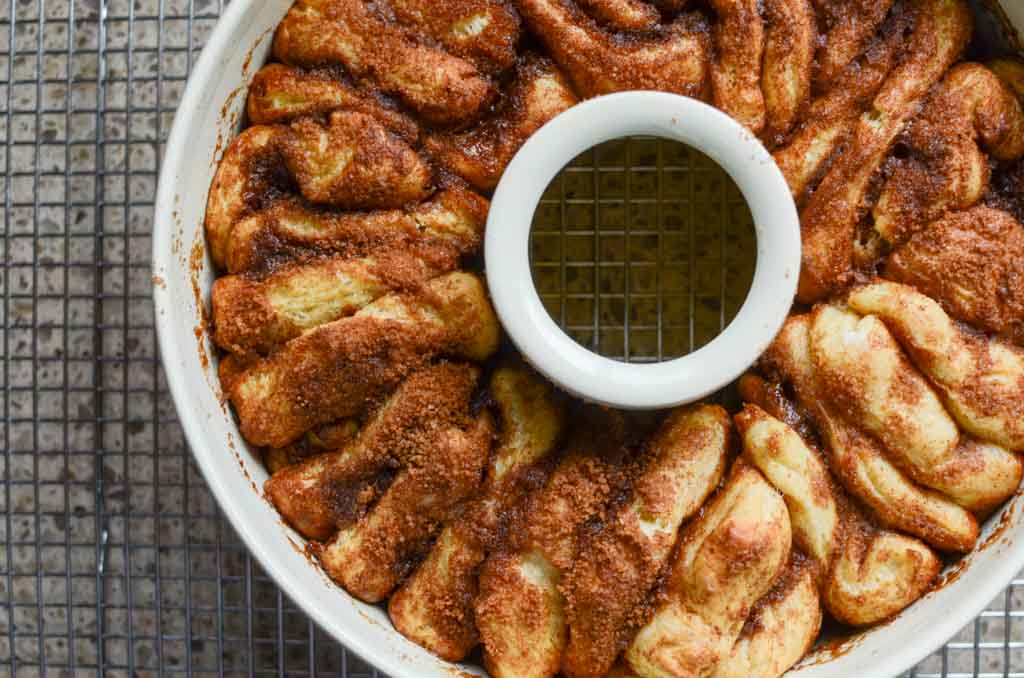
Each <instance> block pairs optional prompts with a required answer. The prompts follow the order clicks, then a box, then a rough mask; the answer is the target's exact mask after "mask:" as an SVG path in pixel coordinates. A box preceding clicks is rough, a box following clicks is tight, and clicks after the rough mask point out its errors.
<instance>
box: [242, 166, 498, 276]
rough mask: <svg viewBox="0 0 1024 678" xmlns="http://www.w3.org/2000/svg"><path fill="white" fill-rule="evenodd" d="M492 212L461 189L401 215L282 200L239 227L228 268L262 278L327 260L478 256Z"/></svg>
mask: <svg viewBox="0 0 1024 678" xmlns="http://www.w3.org/2000/svg"><path fill="white" fill-rule="evenodd" d="M489 208H490V204H489V203H488V201H487V199H486V198H483V197H481V196H479V195H477V194H476V193H474V192H473V191H470V190H469V189H467V188H465V187H464V186H460V185H458V184H455V185H452V186H449V187H447V188H444V189H442V190H440V191H438V192H437V193H435V194H434V195H433V196H432V197H431V199H430V200H428V201H426V202H423V203H420V204H419V205H416V206H414V207H407V208H404V209H400V210H399V209H395V210H380V211H374V212H349V213H335V212H325V211H322V210H317V209H314V208H311V207H309V206H307V205H304V204H302V203H300V202H298V201H295V200H281V201H278V202H276V203H274V204H273V205H272V206H270V207H268V208H267V209H264V210H262V211H260V212H258V213H256V214H254V215H252V216H249V217H245V218H243V219H242V220H241V221H239V222H238V223H237V224H236V225H235V227H234V229H233V230H232V232H231V238H230V239H229V240H228V242H227V247H226V253H225V257H226V261H225V264H226V266H227V270H228V272H229V273H233V274H234V273H244V272H255V273H260V272H265V271H267V270H273V269H275V268H277V267H278V266H280V265H283V264H287V263H289V262H291V261H293V260H296V259H299V260H303V259H309V258H311V257H313V256H319V255H324V254H331V255H340V256H344V257H365V256H370V255H372V254H374V253H376V252H378V251H380V250H386V249H396V248H398V249H409V250H411V251H413V252H416V253H417V254H418V255H420V256H425V257H428V258H429V257H430V256H432V255H431V254H430V252H432V251H434V250H436V249H438V247H439V246H440V245H446V246H448V247H450V248H452V249H453V250H454V251H455V252H456V253H458V254H460V255H475V254H479V252H480V246H481V244H482V242H483V232H484V224H485V223H486V221H487V211H488V209H489Z"/></svg>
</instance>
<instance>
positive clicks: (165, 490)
mask: <svg viewBox="0 0 1024 678" xmlns="http://www.w3.org/2000/svg"><path fill="white" fill-rule="evenodd" d="M222 5H223V3H220V2H215V1H213V0H134V1H130V0H75V1H74V2H71V1H70V0H9V1H8V2H4V3H2V6H0V73H2V74H4V77H3V78H2V82H0V107H2V108H3V112H4V117H3V126H2V127H0V134H2V135H3V142H4V151H3V153H0V163H3V166H4V179H3V181H4V183H3V189H4V193H3V195H4V200H5V208H4V210H3V222H2V223H3V232H4V239H3V277H2V281H0V284H2V292H3V301H4V304H3V307H2V308H3V310H2V314H3V318H4V329H3V334H2V342H3V343H2V348H0V351H2V357H3V371H2V373H0V379H2V380H3V385H4V401H3V408H4V410H3V411H4V422H3V425H2V430H3V448H4V454H3V455H2V456H0V472H2V476H3V491H2V492H0V508H2V509H3V518H2V519H0V533H2V540H0V604H2V607H0V676H19V677H22V676H44V675H45V676H96V675H109V676H155V675H162V674H163V673H164V672H184V671H188V672H190V673H192V674H195V675H285V674H290V675H297V676H299V675H313V674H322V675H350V676H355V675H364V674H369V673H372V669H371V668H370V667H368V666H367V665H366V664H364V663H363V662H361V661H359V660H358V659H357V658H355V657H353V656H351V655H349V654H348V653H346V651H345V650H344V649H343V648H341V647H339V646H338V645H337V644H336V643H335V642H334V641H332V640H331V639H330V638H328V637H326V636H325V635H324V634H323V633H322V632H320V631H319V630H317V629H316V628H315V627H314V626H313V625H312V623H311V622H310V621H309V620H308V619H307V618H306V617H305V615H303V614H302V613H301V612H299V611H298V610H297V609H296V608H295V607H294V606H293V605H292V604H291V603H290V602H289V601H288V600H287V599H285V598H284V597H283V596H282V594H281V593H280V591H279V590H278V588H277V587H276V586H275V585H274V584H273V582H271V581H270V580H269V579H268V578H267V577H266V575H265V574H264V573H263V572H262V571H261V569H260V568H259V566H258V564H257V563H256V562H255V561H254V560H253V559H252V558H251V557H250V556H249V555H248V553H247V552H246V550H245V548H244V546H242V545H241V543H240V542H239V539H238V537H237V536H236V535H235V533H234V532H233V531H232V529H231V526H230V525H228V524H227V523H226V522H225V521H224V520H223V519H222V517H221V515H220V513H219V512H218V510H217V506H216V504H215V502H214V500H213V498H212V496H211V495H210V493H209V491H208V490H207V488H206V486H205V484H204V483H203V480H202V478H201V477H200V476H199V474H198V472H197V470H196V468H195V466H194V465H193V464H192V462H191V459H190V457H189V454H188V450H187V448H186V445H185V442H184V439H183V436H182V433H181V430H180V428H179V426H178V424H177V423H176V420H175V415H174V406H173V404H172V402H171V400H170V397H169V395H168V393H167V390H166V385H165V383H164V379H163V376H162V374H161V368H160V366H159V362H158V360H159V357H158V352H157V346H156V338H155V336H154V331H153V318H152V312H153V309H152V304H151V301H150V292H151V285H152V282H151V279H150V271H149V255H150V233H151V229H152V209H153V197H154V193H155V189H156V180H157V176H156V173H157V170H158V166H159V157H160V143H161V141H162V140H163V139H165V138H166V136H167V133H168V131H169V129H170V124H171V120H172V116H173V113H174V108H175V105H176V103H177V101H178V99H179V97H180V95H181V92H182V89H183V87H184V80H185V77H186V76H187V73H188V70H189V68H190V66H191V64H192V62H193V61H194V58H195V55H196V52H197V50H198V48H199V47H200V46H201V45H202V44H203V43H204V41H205V39H206V37H207V36H208V35H209V33H210V30H211V29H212V27H213V24H214V23H215V21H216V17H217V15H218V14H219V12H220V11H221V10H222V9H223V6H222ZM625 152H626V151H625V149H615V148H612V149H611V150H610V151H609V154H608V156H607V157H600V158H596V159H595V158H589V159H586V158H584V159H581V160H580V163H590V164H591V165H593V164H595V162H596V164H597V165H599V166H602V167H605V168H606V169H608V170H609V171H606V172H597V173H595V172H594V171H592V170H590V169H587V167H585V166H582V165H581V166H580V167H579V169H580V171H579V172H577V173H576V175H573V178H571V179H568V180H567V182H568V185H567V186H563V187H559V188H558V192H557V193H552V194H550V195H549V196H548V197H549V198H551V201H552V202H550V203H548V205H549V207H548V209H551V210H556V209H558V210H560V209H561V204H562V202H563V194H562V193H561V191H562V190H563V189H564V190H565V191H566V193H565V194H564V197H565V198H566V200H567V201H568V203H567V204H570V206H569V208H568V209H567V215H568V217H569V222H568V224H569V231H573V230H574V228H576V227H574V226H573V224H576V225H577V226H578V230H579V232H578V233H575V234H573V233H570V234H569V235H573V236H574V237H572V238H567V239H566V240H565V241H564V242H561V241H560V242H559V244H558V245H557V246H556V249H555V250H554V251H555V254H551V250H549V249H548V248H547V247H544V248H541V247H540V246H538V249H537V250H535V257H539V259H538V261H539V260H543V259H544V258H545V257H548V259H547V261H548V263H551V264H554V266H553V267H552V266H549V267H548V270H549V271H555V273H553V274H552V273H547V274H539V276H541V277H539V279H538V282H539V284H540V286H541V287H542V289H543V290H544V291H545V295H546V299H548V300H549V302H550V303H549V307H550V308H551V310H552V312H553V313H554V314H555V315H556V317H557V318H559V319H563V318H564V319H565V322H566V325H567V326H568V327H569V329H570V331H572V332H573V333H574V335H575V336H577V338H578V339H579V340H580V341H582V342H584V343H587V344H594V342H596V344H595V345H597V346H598V347H599V348H600V349H601V350H602V351H604V352H606V353H610V354H615V355H627V354H628V355H629V356H630V357H632V358H657V357H658V356H659V355H662V356H668V355H673V354H676V353H679V352H682V351H685V350H688V349H689V348H690V346H691V345H700V343H702V342H703V341H706V340H707V338H709V336H711V335H713V333H714V332H716V331H717V327H718V325H719V324H720V322H721V320H722V319H723V318H724V317H728V315H729V314H730V313H731V312H734V310H735V305H736V304H737V303H738V301H737V300H738V299H740V298H742V294H743V289H745V288H744V287H743V276H744V273H743V270H744V265H743V260H742V258H735V257H734V255H730V254H726V256H725V257H721V258H719V259H715V257H716V256H718V253H721V252H726V253H729V252H732V253H736V252H741V251H743V242H744V238H746V237H747V236H746V235H744V232H743V228H742V224H743V218H742V215H741V214H733V215H732V216H731V217H730V218H729V221H728V223H730V224H736V225H737V226H736V227H735V229H734V230H731V231H730V230H726V231H724V232H723V231H721V230H714V231H713V232H711V231H709V232H707V233H702V232H701V231H700V230H699V228H700V225H701V224H705V223H712V222H713V223H719V222H718V221H713V220H712V219H709V218H705V217H706V215H701V214H700V213H699V212H686V213H685V214H684V212H682V211H677V210H676V208H675V207H673V206H671V205H667V206H666V205H663V206H662V208H661V209H662V211H661V212H660V213H659V214H655V213H652V212H650V211H648V210H649V208H648V207H646V206H645V205H648V204H649V203H646V202H644V201H645V200H647V199H649V198H652V197H657V196H658V195H664V194H665V193H666V192H671V191H672V190H673V188H672V187H673V183H672V182H677V181H678V182H689V183H687V184H686V185H687V190H690V191H694V190H695V191H697V193H696V194H695V195H701V194H702V192H706V195H708V196H713V195H724V196H726V197H725V202H721V201H718V202H716V201H715V200H711V199H708V200H705V201H703V202H701V203H700V205H703V207H702V209H706V210H712V211H716V210H717V212H716V213H717V214H719V219H720V217H721V215H722V214H723V213H725V214H728V213H730V212H729V210H733V209H735V207H734V201H732V200H731V198H730V196H729V193H728V189H727V187H726V188H723V187H721V186H717V185H715V184H714V181H716V179H714V176H713V175H712V174H708V173H704V174H701V173H700V172H691V171H689V170H688V171H685V172H683V171H680V172H676V171H674V170H672V169H671V167H673V166H675V165H676V164H679V163H677V162H676V160H673V159H672V158H671V157H666V156H665V155H664V153H662V154H661V155H660V156H659V155H658V152H657V151H652V148H651V147H650V146H648V145H645V144H644V143H642V142H639V143H637V144H635V145H634V146H632V147H631V148H630V149H629V151H628V152H629V153H631V154H632V156H630V158H631V162H632V164H633V165H634V166H635V165H637V164H639V165H644V166H651V167H654V168H655V171H634V172H631V173H629V174H628V175H627V174H626V173H624V172H619V171H617V170H615V169H614V168H615V167H616V166H618V165H616V163H618V164H620V165H621V164H622V163H623V162H624V160H625V159H626V158H625V156H624V155H621V154H622V153H625ZM652 152H653V153H654V155H653V156H652V155H651V153H652ZM617 154H618V155H617ZM677 160H678V159H677ZM680 162H681V161H680ZM659 163H661V166H660V169H661V173H660V174H659V171H658V168H659ZM666 166H667V167H668V168H669V169H668V170H667V171H666ZM694 168H696V169H700V167H699V163H698V165H695V166H694V167H692V168H690V169H691V170H692V169H694ZM705 180H706V181H705ZM601 182H604V183H601ZM708 182H710V183H708ZM594 191H599V192H600V194H601V195H600V201H599V202H598V203H597V205H598V207H597V208H595V207H594V204H595V202H594V198H595V197H598V196H597V195H596V194H595V193H594ZM627 193H628V201H627ZM627 202H629V203H631V204H633V205H635V207H634V208H631V209H630V210H626V209H625V208H624V205H626V204H627ZM595 209H597V210H599V211H600V212H601V219H600V220H598V221H595V219H596V218H597V217H596V216H595V214H594V210H595ZM723 210H724V211H725V212H723ZM627 212H628V219H627ZM552 213H553V212H552ZM694 215H696V216H694ZM547 216H549V217H550V216H551V215H550V214H548V215H547ZM538 218H539V219H543V218H545V216H544V214H541V215H540V216H539V217H538ZM598 222H599V223H600V226H599V228H598V229H597V230H599V231H600V230H605V231H607V232H606V233H604V234H603V235H601V234H597V235H595V232H594V231H595V229H594V228H593V226H592V225H593V224H594V223H598ZM548 224H549V225H551V224H556V225H557V228H554V227H552V228H551V229H548V230H551V231H552V233H550V234H549V236H547V237H549V239H551V238H554V237H556V236H555V233H554V231H557V237H558V238H561V237H562V231H561V228H562V227H561V224H562V222H561V221H558V222H553V221H548ZM627 224H628V225H629V228H628V229H627V228H626V225H627ZM691 228H693V229H697V230H693V231H691V230H689V229H691ZM627 231H628V236H627ZM652 233H653V234H655V235H657V234H658V233H660V235H657V237H653V238H652ZM723 233H724V236H723ZM598 236H600V237H598ZM723 238H724V239H723ZM595 248H596V249H595ZM595 251H597V252H600V254H601V257H602V261H607V262H615V263H613V264H609V265H604V264H602V265H601V266H599V267H595V266H594V265H593V264H592V262H593V261H594V255H595ZM626 252H630V253H632V257H631V259H630V261H631V262H632V263H631V264H630V265H629V266H626V265H625V264H624V262H623V261H618V262H616V259H615V258H616V257H623V256H624V255H625V253H626ZM552 257H553V258H552ZM659 257H662V258H663V259H664V258H668V259H672V260H676V261H681V260H684V259H685V260H687V261H690V260H691V259H692V260H695V261H698V262H699V261H723V260H724V261H726V262H727V269H726V275H725V276H722V274H721V267H720V266H719V265H718V264H717V263H716V265H715V266H714V267H709V268H708V270H707V272H702V271H699V270H697V269H690V271H689V272H690V273H693V274H694V275H696V276H697V278H696V279H697V281H698V282H697V284H696V286H693V287H688V286H687V285H689V283H687V282H686V280H684V279H683V278H682V277H677V278H673V276H676V275H681V274H678V273H677V272H673V270H668V269H665V271H664V272H663V274H662V276H661V277H660V278H658V277H657V276H654V277H652V276H651V274H650V270H651V268H652V267H651V266H650V265H648V263H649V262H651V261H655V262H657V261H658V260H659V259H658V258H659ZM564 262H570V263H573V264H574V265H573V266H569V267H565V266H562V264H563V263H564ZM637 262H648V263H637ZM619 264H621V265H619ZM569 270H572V271H573V272H571V273H570V272H568V271H569ZM679 270H680V271H682V270H684V269H679ZM562 271H566V272H565V273H564V274H563V273H562ZM544 275H547V276H548V277H547V278H543V276H544ZM687 275H689V273H687ZM687 279H688V278H687ZM658 280H660V281H661V282H660V283H659V282H658ZM723 281H724V282H723ZM659 284H660V285H662V288H661V290H662V292H663V293H664V294H662V297H661V301H657V300H656V301H655V302H654V304H653V306H652V303H651V302H650V300H649V296H648V297H644V294H647V295H650V294H651V293H652V290H654V293H655V299H657V297H658V295H657V289H658V285H659ZM627 285H628V289H629V291H630V294H631V295H633V296H632V297H631V299H630V303H629V304H628V306H627V304H626V300H625V299H626V298H625V296H624V295H625V292H626V290H627ZM595 289H596V290H598V295H596V297H595V298H592V299H591V300H590V301H588V300H587V297H588V295H589V296H592V297H593V296H594V290H595ZM563 290H565V294H563ZM701 290H703V291H701ZM723 290H724V292H723ZM737 290H738V291H737ZM691 291H692V294H691ZM601 292H603V293H604V296H603V300H602V298H601V295H600V293H601ZM566 294H571V295H576V296H573V297H572V302H571V303H566V304H563V303H562V301H561V299H562V298H563V297H565V295H566ZM637 295H639V296H637ZM691 298H692V304H693V306H692V307H693V308H695V309H696V310H695V315H694V318H695V320H694V323H693V324H692V326H691V325H690V323H689V322H688V321H687V322H686V323H683V324H680V325H679V326H675V325H673V323H669V322H662V323H659V322H658V319H659V317H661V318H668V317H673V318H681V317H684V315H680V314H683V313H685V314H687V315H686V316H685V317H687V318H688V317H689V316H688V314H689V308H691ZM723 298H724V299H725V304H724V305H723V304H722V302H721V300H722V299H723ZM577 302H578V303H577ZM659 304H660V306H659ZM659 310H660V314H659ZM627 320H628V324H629V331H628V332H627V330H626V326H627ZM595 329H596V330H598V331H599V336H595V335H594V334H593V332H594V331H595ZM605 330H606V331H605ZM588 333H590V334H588ZM627 335H628V336H629V343H628V346H627V340H626V336H627ZM1020 586H1024V580H1022V581H1019V582H1015V583H1014V586H1012V587H1011V588H1010V589H1008V590H1007V591H1006V592H1005V594H1002V595H1000V596H999V597H998V598H997V599H996V600H994V601H992V603H991V604H990V605H989V607H988V610H986V612H985V613H984V616H983V617H981V618H980V619H979V620H978V621H976V622H975V623H973V624H971V625H968V626H967V627H966V628H965V629H964V630H963V631H961V633H960V634H958V635H957V637H956V638H955V639H953V641H952V642H951V643H950V644H949V646H947V648H946V649H945V650H943V651H941V652H939V653H936V654H935V655H933V656H931V657H929V658H928V659H927V660H926V661H925V662H924V663H923V664H922V665H921V667H919V669H918V672H917V675H921V676H924V675H929V676H930V675H942V673H943V672H944V671H945V672H947V674H948V675H951V676H960V675H964V676H966V675H979V674H980V675H993V676H995V675H999V676H1004V675H1012V676H1024V653H1022V648H1024V628H1022V620H1024V600H1022V599H1021V597H1022V591H1024V589H1022V588H1020Z"/></svg>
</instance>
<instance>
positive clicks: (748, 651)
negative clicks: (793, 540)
mask: <svg viewBox="0 0 1024 678" xmlns="http://www.w3.org/2000/svg"><path fill="white" fill-rule="evenodd" d="M815 570H816V567H815V564H814V562H813V561H811V560H808V559H806V558H803V557H801V556H800V555H799V554H796V553H793V554H791V555H790V559H789V563H788V564H787V565H786V569H785V570H784V571H783V573H782V575H781V576H780V577H779V578H778V580H776V582H775V585H774V586H773V587H772V588H771V590H770V591H768V593H766V594H765V595H764V596H762V597H761V599H760V600H759V601H757V603H756V604H755V605H754V610H753V612H751V613H750V616H749V617H748V618H747V621H746V623H745V624H744V625H743V630H742V631H741V632H740V637H739V639H738V640H737V641H736V644H735V645H733V646H732V649H731V650H730V651H729V653H728V654H727V655H726V656H725V657H723V658H722V661H721V662H719V664H718V666H716V667H715V670H714V672H713V673H712V674H711V675H712V678H778V677H779V676H781V675H782V674H784V673H785V672H786V671H788V670H789V669H790V667H792V666H793V665H794V664H796V663H797V662H798V661H800V659H801V658H802V657H803V656H804V655H805V654H807V651H808V650H810V649H811V646H812V645H814V641H815V639H817V637H818V631H819V630H820V629H821V618H822V614H821V604H820V602H819V600H818V587H817V585H816V584H815Z"/></svg>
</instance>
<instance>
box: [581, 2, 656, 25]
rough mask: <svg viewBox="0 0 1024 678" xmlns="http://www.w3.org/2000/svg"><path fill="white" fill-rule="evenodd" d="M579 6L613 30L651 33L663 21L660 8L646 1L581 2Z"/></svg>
mask: <svg viewBox="0 0 1024 678" xmlns="http://www.w3.org/2000/svg"><path fill="white" fill-rule="evenodd" d="M579 4H580V5H582V6H583V8H584V9H585V10H586V11H587V12H589V13H590V15H591V16H592V17H594V18H595V19H597V20H598V22H600V23H602V24H607V25H608V26H609V27H611V28H613V29H619V30H630V31H650V30H654V29H655V28H657V26H658V23H659V22H660V21H661V13H660V12H659V11H658V8H657V7H655V6H654V5H652V4H649V3H648V2H647V1H646V0H579Z"/></svg>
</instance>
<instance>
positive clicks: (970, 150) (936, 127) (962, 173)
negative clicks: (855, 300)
mask: <svg viewBox="0 0 1024 678" xmlns="http://www.w3.org/2000/svg"><path fill="white" fill-rule="evenodd" d="M904 144H906V146H907V147H908V148H909V151H910V153H909V157H908V158H906V159H904V160H901V161H899V164H898V165H897V166H896V168H895V170H894V171H893V173H892V175H891V176H890V177H889V178H888V179H887V180H886V182H885V185H884V186H883V187H882V193H881V195H880V196H879V198H878V202H877V203H876V204H875V207H874V210H873V212H872V216H873V218H874V230H875V232H876V233H877V234H878V235H879V236H880V237H881V238H882V239H883V240H885V242H886V243H888V244H889V245H899V244H901V243H903V242H904V241H906V240H907V238H909V237H910V236H911V235H913V233H914V232H916V231H918V230H920V229H921V228H922V227H924V226H925V225H926V224H928V223H930V222H931V221H933V220H935V219H937V218H938V217H940V216H942V215H943V214H944V213H946V212H947V211H950V210H959V209H964V208H966V207H970V206H971V205H973V204H974V203H976V202H978V201H979V200H981V198H982V196H983V195H984V193H985V189H986V188H987V187H988V183H989V176H990V170H989V156H991V157H992V158H994V159H996V160H1004V161H1005V160H1015V159H1017V158H1019V157H1021V156H1022V155H1024V110H1022V109H1021V104H1020V102H1019V101H1018V100H1017V96H1016V95H1015V94H1014V93H1013V92H1012V91H1010V89H1009V88H1008V87H1007V86H1006V85H1004V84H1003V83H1002V81H1001V80H1000V79H999V78H998V77H996V75H995V74H994V73H992V71H990V70H988V69H987V68H985V67H984V66H982V65H981V64H976V63H964V64H960V65H958V66H956V67H955V68H953V69H952V70H951V71H949V73H947V74H946V76H945V77H944V78H943V79H942V82H941V83H940V84H939V85H938V86H937V88H936V90H935V91H934V92H933V93H932V94H931V96H930V98H929V100H928V102H927V103H926V104H925V106H924V109H923V110H922V111H921V114H920V115H918V116H917V117H916V118H914V120H913V121H912V122H911V123H910V125H909V127H908V129H907V132H906V134H905V135H904ZM979 144H980V145H981V146H983V147H984V149H985V151H986V152H987V154H988V155H986V153H985V152H982V149H981V148H979Z"/></svg>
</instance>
